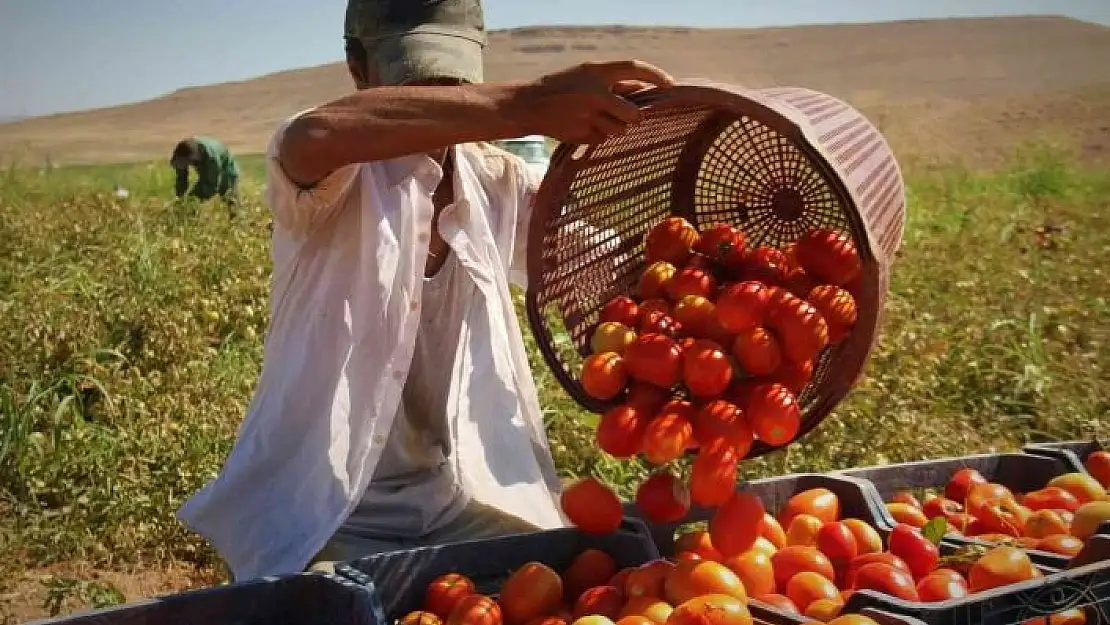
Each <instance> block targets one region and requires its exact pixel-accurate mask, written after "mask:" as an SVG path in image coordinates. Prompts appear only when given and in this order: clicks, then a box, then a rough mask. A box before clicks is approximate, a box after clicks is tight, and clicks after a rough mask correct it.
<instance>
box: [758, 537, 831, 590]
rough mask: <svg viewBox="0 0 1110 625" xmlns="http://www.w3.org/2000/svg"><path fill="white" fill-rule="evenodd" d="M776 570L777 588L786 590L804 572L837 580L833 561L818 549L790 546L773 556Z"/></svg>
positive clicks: (773, 564) (772, 563) (772, 561)
mask: <svg viewBox="0 0 1110 625" xmlns="http://www.w3.org/2000/svg"><path fill="white" fill-rule="evenodd" d="M771 565H772V566H774V568H775V587H776V588H786V583H787V582H788V581H790V578H791V577H794V576H795V575H797V574H798V573H801V572H802V571H813V572H814V573H820V574H821V575H823V576H825V577H826V578H827V579H828V580H829V581H835V580H836V569H834V568H833V564H832V561H831V560H829V558H828V557H827V556H826V555H825V554H823V553H821V551H820V550H818V549H817V547H809V546H804V545H788V546H786V547H783V548H782V549H779V550H778V551H776V552H775V553H774V555H772V556H771Z"/></svg>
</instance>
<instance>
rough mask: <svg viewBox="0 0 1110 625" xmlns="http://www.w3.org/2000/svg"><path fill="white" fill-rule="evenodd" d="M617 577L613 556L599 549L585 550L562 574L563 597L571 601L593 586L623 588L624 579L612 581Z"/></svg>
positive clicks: (615, 562)
mask: <svg viewBox="0 0 1110 625" xmlns="http://www.w3.org/2000/svg"><path fill="white" fill-rule="evenodd" d="M618 575H619V573H618V572H617V561H616V560H614V559H613V556H611V555H609V554H607V553H605V552H604V551H602V550H600V549H586V550H584V551H582V552H580V553H579V554H578V555H577V556H575V557H574V559H573V560H571V563H570V566H568V567H567V568H566V570H565V571H564V572H563V588H564V590H565V592H564V593H563V596H564V597H566V598H567V599H568V600H571V601H573V600H574V599H575V598H576V597H578V596H579V595H581V594H582V593H583V592H585V591H586V590H587V589H589V588H593V587H594V586H616V587H617V588H623V587H624V578H623V577H622V578H620V579H619V580H615V579H614V578H616V577H617V576H618ZM626 575H627V574H626ZM618 581H619V582H620V583H619V584H618V583H617V582H618Z"/></svg>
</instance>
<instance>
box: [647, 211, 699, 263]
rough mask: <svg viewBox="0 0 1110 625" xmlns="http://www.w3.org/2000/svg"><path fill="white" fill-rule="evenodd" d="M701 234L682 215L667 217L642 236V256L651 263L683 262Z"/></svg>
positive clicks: (691, 252) (688, 256)
mask: <svg viewBox="0 0 1110 625" xmlns="http://www.w3.org/2000/svg"><path fill="white" fill-rule="evenodd" d="M700 239H701V235H699V234H698V231H697V229H696V228H694V226H693V225H692V224H691V223H690V222H689V221H686V220H685V219H683V218H682V217H668V218H666V219H664V220H663V221H661V222H659V223H657V224H656V225H655V226H654V227H652V229H651V230H649V231H648V233H647V236H646V237H644V258H645V260H646V261H647V262H649V263H652V262H655V261H657V260H663V261H667V262H670V263H673V264H675V265H682V264H684V263H685V262H686V261H687V259H689V258H690V255H691V254H693V252H694V247H695V246H696V245H697V244H698V241H699V240H700Z"/></svg>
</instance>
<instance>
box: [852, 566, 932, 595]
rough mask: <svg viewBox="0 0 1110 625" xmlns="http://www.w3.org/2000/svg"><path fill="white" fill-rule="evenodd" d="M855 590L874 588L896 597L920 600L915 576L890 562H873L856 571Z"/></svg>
mask: <svg viewBox="0 0 1110 625" xmlns="http://www.w3.org/2000/svg"><path fill="white" fill-rule="evenodd" d="M852 588H853V590H874V591H876V592H881V593H884V594H888V595H890V596H891V597H894V598H895V599H903V600H905V601H918V595H917V584H915V583H914V581H913V576H912V575H910V574H909V573H907V572H905V571H903V570H902V569H899V568H896V567H894V566H891V565H889V564H884V563H882V562H872V563H871V564H865V565H863V566H861V567H859V569H858V570H857V571H856V575H855V585H854V586H853V587H852Z"/></svg>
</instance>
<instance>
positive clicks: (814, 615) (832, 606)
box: [805, 595, 844, 623]
mask: <svg viewBox="0 0 1110 625" xmlns="http://www.w3.org/2000/svg"><path fill="white" fill-rule="evenodd" d="M843 609H844V600H843V599H841V598H840V596H839V595H837V597H836V599H818V600H816V601H814V602H813V603H811V604H809V607H807V608H806V609H805V616H806V617H807V618H811V619H816V620H817V621H819V622H821V623H824V622H825V621H828V620H830V619H834V618H836V617H837V616H839V615H840V611H841V610H843Z"/></svg>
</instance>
